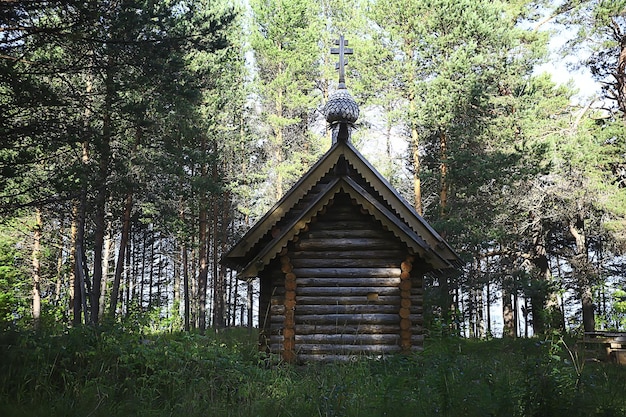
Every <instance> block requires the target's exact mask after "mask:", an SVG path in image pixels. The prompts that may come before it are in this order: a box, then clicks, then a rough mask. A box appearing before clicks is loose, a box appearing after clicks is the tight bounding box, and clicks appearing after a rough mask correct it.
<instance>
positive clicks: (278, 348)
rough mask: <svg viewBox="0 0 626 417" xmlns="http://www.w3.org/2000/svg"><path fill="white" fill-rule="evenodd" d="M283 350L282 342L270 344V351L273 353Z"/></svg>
mask: <svg viewBox="0 0 626 417" xmlns="http://www.w3.org/2000/svg"><path fill="white" fill-rule="evenodd" d="M284 351H285V347H284V346H283V344H282V343H273V344H271V345H270V352H271V353H274V354H280V353H283V352H284Z"/></svg>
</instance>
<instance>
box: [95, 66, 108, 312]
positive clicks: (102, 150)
mask: <svg viewBox="0 0 626 417" xmlns="http://www.w3.org/2000/svg"><path fill="white" fill-rule="evenodd" d="M111 82H112V80H111V75H110V73H109V70H108V66H107V74H106V79H105V85H106V87H105V89H106V91H105V108H104V115H103V119H102V137H101V140H100V143H99V146H98V150H99V160H98V189H97V192H96V199H95V217H94V224H95V229H94V252H93V268H94V269H93V285H92V293H91V297H90V301H91V323H92V324H98V319H99V315H100V314H99V313H100V287H101V284H102V265H103V255H104V253H103V252H104V237H105V234H106V200H107V193H108V187H107V180H108V176H109V163H110V155H111V135H112V132H111V100H112V97H113V87H112V85H111Z"/></svg>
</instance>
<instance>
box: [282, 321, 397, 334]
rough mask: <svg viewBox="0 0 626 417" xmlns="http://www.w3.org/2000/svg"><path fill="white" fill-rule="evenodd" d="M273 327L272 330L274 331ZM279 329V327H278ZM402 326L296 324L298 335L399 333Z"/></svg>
mask: <svg viewBox="0 0 626 417" xmlns="http://www.w3.org/2000/svg"><path fill="white" fill-rule="evenodd" d="M274 330H275V329H274V327H272V331H274ZM276 330H279V329H276ZM399 331H400V328H399V327H398V325H397V324H354V325H342V326H338V325H335V324H298V325H296V335H298V334H302V335H308V334H320V333H322V334H346V335H356V334H397V333H398V332H399Z"/></svg>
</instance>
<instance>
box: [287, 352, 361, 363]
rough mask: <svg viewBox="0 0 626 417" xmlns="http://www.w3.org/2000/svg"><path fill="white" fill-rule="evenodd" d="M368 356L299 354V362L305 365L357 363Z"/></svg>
mask: <svg viewBox="0 0 626 417" xmlns="http://www.w3.org/2000/svg"><path fill="white" fill-rule="evenodd" d="M367 357H368V356H366V355H363V354H359V355H329V354H325V353H320V354H302V353H300V354H298V362H303V363H312V362H317V363H339V362H356V361H358V360H359V359H365V358H367Z"/></svg>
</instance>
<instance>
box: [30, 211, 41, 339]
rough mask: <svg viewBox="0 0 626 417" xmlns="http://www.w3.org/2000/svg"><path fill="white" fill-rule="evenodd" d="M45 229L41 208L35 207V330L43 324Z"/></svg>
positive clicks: (33, 262) (33, 292)
mask: <svg viewBox="0 0 626 417" xmlns="http://www.w3.org/2000/svg"><path fill="white" fill-rule="evenodd" d="M42 229H43V223H42V220H41V210H40V209H39V207H37V208H36V209H35V227H34V230H33V252H32V267H33V287H32V297H33V305H32V307H33V311H32V313H33V327H34V329H35V330H39V328H40V325H41V263H40V261H39V259H40V257H41V231H42Z"/></svg>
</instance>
